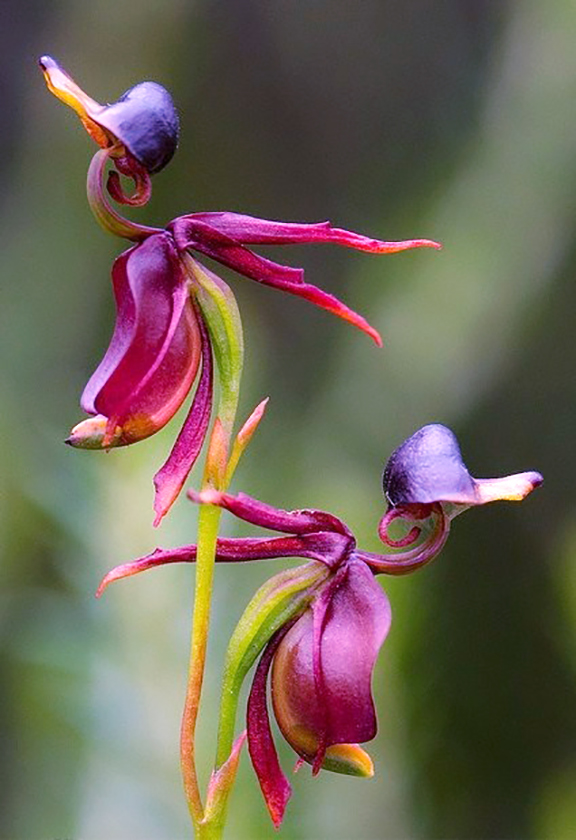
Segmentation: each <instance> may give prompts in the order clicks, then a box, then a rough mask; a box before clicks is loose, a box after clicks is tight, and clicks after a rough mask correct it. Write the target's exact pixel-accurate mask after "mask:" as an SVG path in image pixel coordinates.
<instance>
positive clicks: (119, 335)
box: [82, 233, 200, 442]
mask: <svg viewBox="0 0 576 840" xmlns="http://www.w3.org/2000/svg"><path fill="white" fill-rule="evenodd" d="M112 278H113V283H114V293H115V297H116V304H117V319H116V327H115V331H114V335H113V337H112V342H111V344H110V347H109V350H108V352H107V353H106V355H105V357H104V359H103V361H102V363H101V364H100V366H99V367H98V368H97V370H96V372H95V373H94V374H93V376H92V377H91V379H90V381H89V382H88V385H87V386H86V389H85V391H84V394H83V396H82V407H83V408H84V409H85V410H86V411H87V412H88V413H92V414H93V413H99V414H102V415H104V416H105V417H107V418H108V420H109V424H110V426H111V432H113V431H114V428H115V427H116V426H120V427H121V428H122V429H123V437H124V438H125V442H130V441H133V440H139V439H141V438H143V437H146V436H147V435H149V434H152V433H153V432H154V431H156V430H157V429H159V428H161V427H162V426H163V425H165V423H167V422H168V420H169V419H170V418H171V417H172V416H173V415H174V413H175V412H176V411H177V410H178V408H179V407H180V405H181V403H182V401H183V399H184V398H185V396H186V394H187V393H188V391H189V390H190V387H191V385H192V382H193V381H194V377H195V375H196V371H197V369H198V363H199V359H200V339H199V332H198V324H197V318H196V316H195V313H194V311H193V309H192V306H191V303H190V301H189V298H188V291H187V287H186V282H185V276H184V274H183V272H182V269H181V266H180V261H179V259H178V256H177V253H176V251H175V248H174V246H173V244H172V241H171V237H170V236H169V235H168V234H165V233H161V234H156V235H154V236H150V237H148V239H146V240H145V241H144V242H142V243H140V244H139V245H137V246H135V247H134V248H132V249H130V250H129V251H127V252H126V253H124V254H122V255H121V256H120V257H119V258H118V259H117V260H116V262H115V264H114V267H113V271H112Z"/></svg>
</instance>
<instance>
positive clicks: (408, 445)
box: [383, 423, 544, 506]
mask: <svg viewBox="0 0 576 840" xmlns="http://www.w3.org/2000/svg"><path fill="white" fill-rule="evenodd" d="M543 480H544V479H543V478H542V476H541V475H540V473H538V472H534V471H530V472H523V473H517V474H515V475H510V476H505V477H503V478H497V479H496V478H473V477H472V476H471V475H470V473H469V472H468V470H467V468H466V466H465V464H464V462H463V460H462V455H461V452H460V447H459V445H458V441H457V439H456V436H455V435H454V433H453V432H452V431H451V430H450V429H448V428H447V427H446V426H443V425H441V424H440V423H431V424H429V425H427V426H423V427H422V428H421V429H419V430H418V431H417V432H415V433H414V434H413V435H412V436H411V437H409V438H408V439H407V440H405V441H404V443H402V444H401V445H400V446H399V447H398V448H397V449H396V450H395V451H394V452H393V453H392V455H391V456H390V458H389V460H388V463H387V464H386V468H385V470H384V476H383V486H384V493H385V495H386V498H387V499H388V501H389V502H390V504H391V505H392V506H399V505H414V504H416V505H417V504H423V505H427V504H433V503H435V502H446V503H452V504H456V505H466V506H469V505H481V504H485V503H486V502H491V501H497V500H500V499H507V500H510V501H519V500H521V499H523V498H525V496H527V495H528V493H530V492H531V491H532V490H534V489H535V488H536V487H538V486H539V485H540V484H542V482H543Z"/></svg>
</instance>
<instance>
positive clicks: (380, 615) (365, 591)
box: [320, 558, 392, 746]
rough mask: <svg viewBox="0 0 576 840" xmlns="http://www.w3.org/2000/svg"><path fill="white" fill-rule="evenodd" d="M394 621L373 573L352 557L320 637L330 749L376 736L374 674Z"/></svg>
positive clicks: (387, 602)
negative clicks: (381, 648) (372, 691)
mask: <svg viewBox="0 0 576 840" xmlns="http://www.w3.org/2000/svg"><path fill="white" fill-rule="evenodd" d="M391 618H392V614H391V610H390V604H389V601H388V598H387V596H386V595H385V593H384V592H383V590H382V589H381V588H380V585H379V584H378V582H377V581H376V580H375V578H374V576H373V575H372V573H371V571H370V570H369V569H368V568H367V567H366V565H365V563H363V562H361V561H360V560H356V559H354V558H352V559H351V560H350V561H349V562H348V564H347V574H346V577H345V579H344V580H343V582H342V583H341V584H340V586H338V587H337V589H336V591H335V592H334V594H333V596H332V598H331V600H330V604H329V606H328V610H327V613H326V618H325V623H324V628H323V631H322V633H321V642H320V652H321V661H320V668H321V674H322V683H323V696H322V702H323V703H324V705H325V708H326V710H327V720H328V731H327V746H329V745H330V744H343V743H357V742H363V741H369V740H371V738H373V737H374V735H375V734H376V716H375V712H374V703H373V701H372V693H371V679H372V671H373V669H374V664H375V662H376V657H377V655H378V651H379V650H380V646H381V645H382V643H383V641H384V639H385V638H386V636H387V634H388V631H389V629H390V622H391Z"/></svg>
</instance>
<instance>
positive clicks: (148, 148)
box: [38, 55, 180, 174]
mask: <svg viewBox="0 0 576 840" xmlns="http://www.w3.org/2000/svg"><path fill="white" fill-rule="evenodd" d="M38 63H39V65H40V68H41V69H42V72H43V73H44V78H45V79H46V83H47V85H48V87H49V89H50V91H51V92H52V93H54V94H55V95H56V96H57V97H58V98H59V99H61V100H62V101H63V102H65V103H66V104H67V105H70V106H71V107H72V108H73V109H74V110H75V111H76V113H77V114H78V116H79V117H80V119H81V121H82V123H83V125H84V127H85V128H86V130H87V132H88V133H89V134H90V136H91V137H92V138H93V139H94V140H96V142H97V143H98V144H99V145H100V146H102V147H103V148H107V147H110V146H113V145H117V144H118V143H120V144H122V145H123V146H124V147H125V148H126V150H127V151H128V152H129V153H130V154H131V155H132V156H133V157H134V158H135V159H136V160H137V161H138V163H140V164H141V165H142V166H143V167H144V168H145V169H146V170H147V172H149V173H150V174H153V173H155V172H159V171H160V170H161V169H163V168H164V167H165V166H166V164H167V163H169V162H170V160H171V159H172V157H173V156H174V152H175V151H176V147H177V145H178V134H179V130H180V125H179V119H178V112H177V111H176V108H175V106H174V102H173V100H172V97H171V96H170V94H169V93H168V91H167V90H166V88H164V87H162V85H159V84H157V83H156V82H141V83H140V84H137V85H135V86H134V87H132V88H130V89H129V90H127V91H126V92H125V93H123V94H122V96H120V98H119V99H118V100H117V101H116V102H113V103H112V104H110V105H100V104H99V103H98V102H96V101H95V100H94V99H92V98H91V97H90V96H88V95H87V94H86V93H84V91H83V90H82V89H81V88H79V87H78V85H77V84H76V83H75V82H74V80H73V79H72V78H71V77H70V76H69V75H68V73H67V72H66V71H65V70H64V69H63V68H62V67H60V65H59V64H58V63H57V62H56V61H55V60H54V59H53V58H51V57H50V56H48V55H45V56H42V58H40V59H39V62H38Z"/></svg>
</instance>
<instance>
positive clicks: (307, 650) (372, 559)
mask: <svg viewBox="0 0 576 840" xmlns="http://www.w3.org/2000/svg"><path fill="white" fill-rule="evenodd" d="M541 482H542V476H541V475H540V474H539V473H537V472H523V473H518V474H515V475H510V476H506V477H503V478H490V479H476V478H473V477H472V476H471V475H470V473H469V472H468V470H467V468H466V466H465V464H464V462H463V460H462V455H461V452H460V448H459V445H458V442H457V440H456V437H455V436H454V434H453V433H452V432H451V431H450V429H448V428H446V426H443V425H440V424H430V425H427V426H424V427H423V428H421V429H420V430H418V431H417V432H415V433H414V434H413V435H412V436H411V437H410V438H408V439H407V440H406V441H405V442H404V443H402V444H401V446H399V447H398V448H397V449H396V450H395V452H394V453H393V454H392V455H391V457H390V458H389V460H388V463H387V465H386V468H385V470H384V493H385V496H386V499H387V501H388V509H387V511H386V513H385V514H384V516H383V517H382V519H381V520H380V523H379V527H378V533H379V536H380V538H381V539H382V541H383V542H384V543H385V545H386V546H387V547H388V549H390V550H388V551H387V552H386V553H384V554H375V553H372V552H368V551H363V550H362V549H360V548H358V546H357V542H356V539H355V537H354V535H353V533H352V532H351V531H350V529H349V528H348V526H347V525H346V524H345V523H344V522H343V521H342V520H340V519H339V518H338V517H336V516H333V515H332V514H330V513H327V512H325V511H319V510H296V511H285V510H280V509H277V508H274V507H271V506H270V505H267V504H265V503H263V502H260V501H258V500H256V499H253V498H251V497H250V496H247V495H245V494H243V493H239V494H238V495H235V496H234V495H230V494H228V493H225V492H220V491H217V490H210V489H208V490H204V491H202V492H201V493H194V492H192V491H190V492H189V496H190V498H191V499H192V500H193V501H196V502H199V503H202V504H207V505H216V506H218V507H220V508H224V509H226V510H228V511H230V512H231V513H233V514H234V515H235V516H237V517H238V518H239V519H242V520H244V521H246V522H250V523H252V524H253V525H257V526H259V527H263V528H267V529H271V530H273V531H276V532H280V533H282V534H283V535H282V536H275V537H246V538H244V537H242V538H233V537H232V538H220V539H218V541H217V549H216V560H217V562H218V561H219V562H245V561H250V560H264V559H270V558H276V557H302V558H305V559H307V560H308V561H309V562H308V563H307V564H306V565H305V566H300V567H297V568H295V569H289V570H287V571H284V572H281V573H280V574H278V575H276V576H275V577H273V578H272V579H271V580H270V581H268V583H267V584H265V585H264V586H263V587H262V588H261V590H260V591H259V592H258V593H257V594H256V596H255V597H254V599H253V600H252V602H251V604H250V605H249V606H248V608H247V610H246V612H245V614H244V616H243V618H242V619H241V621H240V624H239V625H238V628H237V631H236V633H235V635H234V636H233V639H232V642H231V645H230V648H229V654H228V658H227V665H226V669H225V679H224V686H223V692H222V703H223V709H224V708H225V707H227V711H226V712H225V713H224V714H223V716H222V718H221V727H220V728H221V733H220V734H221V749H220V751H219V755H220V762H221V764H223V763H224V761H225V759H226V756H227V755H229V754H232V730H233V726H234V720H235V712H236V705H235V704H236V703H237V697H238V691H239V687H240V685H241V682H242V680H243V678H244V677H245V675H246V673H247V672H248V670H249V668H250V666H251V665H252V664H253V663H254V662H255V661H256V659H257V657H258V656H259V655H260V661H259V664H258V666H257V668H256V671H255V674H254V678H253V682H252V688H251V690H250V694H249V698H248V705H247V732H248V748H249V752H250V756H251V759H252V763H253V766H254V770H255V772H256V775H257V777H258V781H259V783H260V786H261V789H262V793H263V795H264V799H265V802H266V805H267V807H268V810H269V813H270V816H271V818H272V820H273V822H274V825H275V826H279V825H280V823H281V821H282V818H283V815H284V810H285V807H286V804H287V801H288V799H289V797H290V793H291V788H290V784H289V783H288V781H287V779H286V777H285V776H284V773H283V772H282V770H281V768H280V764H279V761H278V757H277V754H276V749H275V746H274V741H273V737H272V733H271V728H270V721H269V714H268V702H267V683H268V680H269V679H270V682H271V699H272V707H273V711H274V715H275V718H276V721H277V723H278V726H279V729H280V731H281V733H282V735H283V737H284V738H285V739H286V741H287V742H288V743H289V744H290V746H291V747H292V748H293V749H294V751H295V752H296V753H297V755H298V757H299V762H301V761H305V762H308V763H309V764H311V765H312V768H313V773H314V774H316V773H318V772H319V770H320V769H326V770H332V771H336V772H340V773H346V774H351V775H357V776H364V777H366V776H371V775H372V774H373V772H374V771H373V765H372V761H371V759H370V757H369V755H368V754H367V753H366V752H365V751H364V750H363V749H362V748H361V747H360V746H359V744H360V743H365V742H367V741H370V740H371V739H373V738H374V736H375V734H376V728H377V724H376V714H375V710H374V703H373V699H372V692H371V679H372V673H373V669H374V665H375V662H376V658H377V655H378V651H379V649H380V647H381V645H382V643H383V641H384V639H385V638H386V635H387V633H388V630H389V628H390V622H391V611H390V605H389V601H388V598H387V596H386V594H385V593H384V591H383V590H382V588H381V587H380V585H379V583H378V582H377V581H376V579H375V575H377V574H381V573H382V574H388V575H402V574H406V573H409V572H412V571H415V570H416V569H418V568H420V567H421V566H423V565H425V564H426V563H429V562H430V561H431V560H433V559H434V558H435V557H436V556H437V555H438V554H439V552H440V551H441V549H442V547H443V546H444V544H445V542H446V539H447V537H448V533H449V529H450V522H451V520H452V519H453V518H454V517H455V516H456V515H458V514H459V513H461V512H462V511H463V510H465V509H466V508H469V507H473V506H477V505H483V504H485V503H487V502H491V501H496V500H500V499H504V500H516V501H519V500H521V499H524V498H525V497H526V496H527V495H528V494H529V493H530V492H531V491H532V490H533V489H534V488H535V487H538V486H539V485H540V484H541ZM396 520H401V521H402V522H403V524H404V531H405V533H404V536H397V537H393V536H392V535H391V533H390V530H391V528H392V527H396V526H394V525H393V523H394V522H395V521H396ZM195 559H196V546H195V545H188V546H183V547H181V548H177V549H171V550H162V549H156V551H154V552H152V554H149V555H147V556H146V557H142V558H140V559H138V560H136V561H134V562H131V563H127V564H125V565H123V566H118V567H117V568H116V569H113V570H112V571H111V572H109V574H108V575H106V577H105V578H104V580H103V581H102V583H101V585H100V588H99V590H98V594H99V595H100V594H101V593H102V592H103V591H104V589H105V588H106V586H108V584H110V583H111V582H112V581H115V580H119V579H121V578H124V577H129V576H131V575H134V574H137V573H139V572H141V571H145V570H146V569H151V568H155V567H157V566H161V565H166V564H170V563H175V562H194V561H195ZM231 698H233V699H232V700H231ZM229 730H230V731H229Z"/></svg>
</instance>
